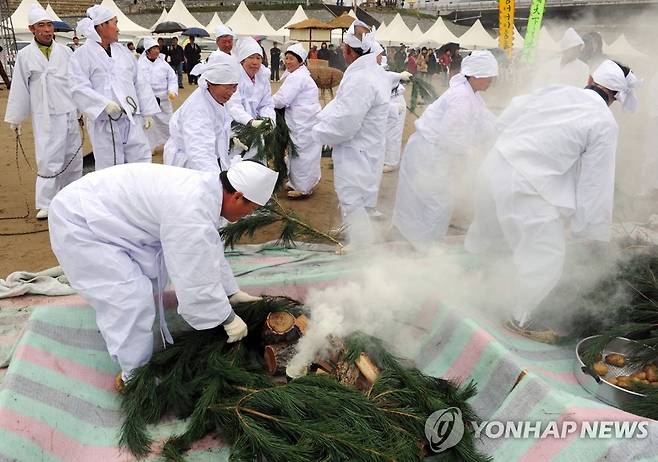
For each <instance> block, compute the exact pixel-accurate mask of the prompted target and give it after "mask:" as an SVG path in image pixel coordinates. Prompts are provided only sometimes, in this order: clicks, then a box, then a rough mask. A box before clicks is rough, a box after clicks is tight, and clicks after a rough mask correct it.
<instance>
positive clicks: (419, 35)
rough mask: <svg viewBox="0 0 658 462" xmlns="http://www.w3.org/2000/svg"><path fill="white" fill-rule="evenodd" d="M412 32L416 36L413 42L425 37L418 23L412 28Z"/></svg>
mask: <svg viewBox="0 0 658 462" xmlns="http://www.w3.org/2000/svg"><path fill="white" fill-rule="evenodd" d="M411 33H412V35H413V37H414V42H413V43H418V42H420V41H421V40H422V39H423V31H422V30H421V29H420V26H419V25H418V24H416V26H415V27H414V28H413V29H412V30H411Z"/></svg>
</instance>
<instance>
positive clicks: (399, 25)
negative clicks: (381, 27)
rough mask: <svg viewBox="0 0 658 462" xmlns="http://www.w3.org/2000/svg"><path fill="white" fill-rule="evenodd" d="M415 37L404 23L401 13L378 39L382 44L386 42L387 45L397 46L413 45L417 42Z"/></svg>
mask: <svg viewBox="0 0 658 462" xmlns="http://www.w3.org/2000/svg"><path fill="white" fill-rule="evenodd" d="M375 35H376V33H375ZM376 36H377V35H376ZM414 37H415V34H414V33H413V32H412V31H411V29H409V27H407V25H406V24H405V23H404V21H403V20H402V17H401V16H400V13H397V14H396V15H395V17H394V18H393V20H392V21H391V22H390V23H389V24H388V26H387V27H386V30H385V31H384V33H382V34H380V35H379V36H377V39H378V40H379V41H380V42H385V43H386V44H387V45H391V44H396V45H397V44H399V43H405V44H411V43H413V42H415V41H417V40H416V39H415V38H414Z"/></svg>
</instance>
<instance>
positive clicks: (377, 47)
mask: <svg viewBox="0 0 658 462" xmlns="http://www.w3.org/2000/svg"><path fill="white" fill-rule="evenodd" d="M383 52H384V47H383V46H382V45H381V43H379V42H378V41H376V40H375V41H374V42H373V44H372V48H370V53H372V54H374V55H375V56H379V55H381V54H382V53H383Z"/></svg>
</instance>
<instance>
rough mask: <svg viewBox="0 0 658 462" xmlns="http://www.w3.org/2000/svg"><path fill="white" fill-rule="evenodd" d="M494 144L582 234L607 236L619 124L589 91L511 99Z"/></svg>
mask: <svg viewBox="0 0 658 462" xmlns="http://www.w3.org/2000/svg"><path fill="white" fill-rule="evenodd" d="M499 122H500V125H501V127H502V132H501V133H500V134H499V136H498V140H497V141H496V144H495V145H494V148H493V149H494V150H496V151H498V152H499V153H500V154H501V155H502V156H503V157H504V158H505V159H506V160H507V161H508V162H509V163H510V164H511V165H512V166H513V167H514V169H515V170H516V171H517V172H519V173H520V174H521V175H522V176H523V178H525V179H526V180H527V181H528V182H529V183H530V184H531V185H532V186H533V187H534V188H535V189H536V190H537V192H538V193H539V194H540V195H541V196H542V197H543V198H544V199H545V200H546V201H547V202H548V203H550V204H551V205H553V206H555V207H557V208H558V209H559V210H560V212H561V213H562V215H564V216H569V217H571V230H572V232H573V233H575V234H578V235H580V236H582V237H588V238H592V239H599V240H607V239H609V237H610V224H611V222H612V206H613V196H614V184H615V152H616V149H617V135H618V131H619V128H618V126H617V122H616V121H615V119H614V117H613V115H612V112H611V111H610V108H608V106H607V104H606V103H605V101H603V98H601V96H599V95H598V94H596V93H595V92H594V91H592V90H585V89H581V88H575V87H569V86H550V87H546V88H543V89H541V90H538V91H536V92H534V93H532V94H530V95H525V96H519V97H516V98H514V99H513V100H512V102H511V103H510V105H509V107H508V108H507V109H506V110H505V111H504V112H503V114H501V116H500V119H499Z"/></svg>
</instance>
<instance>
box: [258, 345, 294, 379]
mask: <svg viewBox="0 0 658 462" xmlns="http://www.w3.org/2000/svg"><path fill="white" fill-rule="evenodd" d="M296 352H297V351H296V349H295V345H288V344H283V343H279V344H275V345H267V346H266V347H265V354H264V357H265V370H266V371H267V373H268V374H270V375H283V374H285V372H286V366H287V365H288V363H289V362H290V360H291V359H292V358H293V356H295V353H296Z"/></svg>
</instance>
